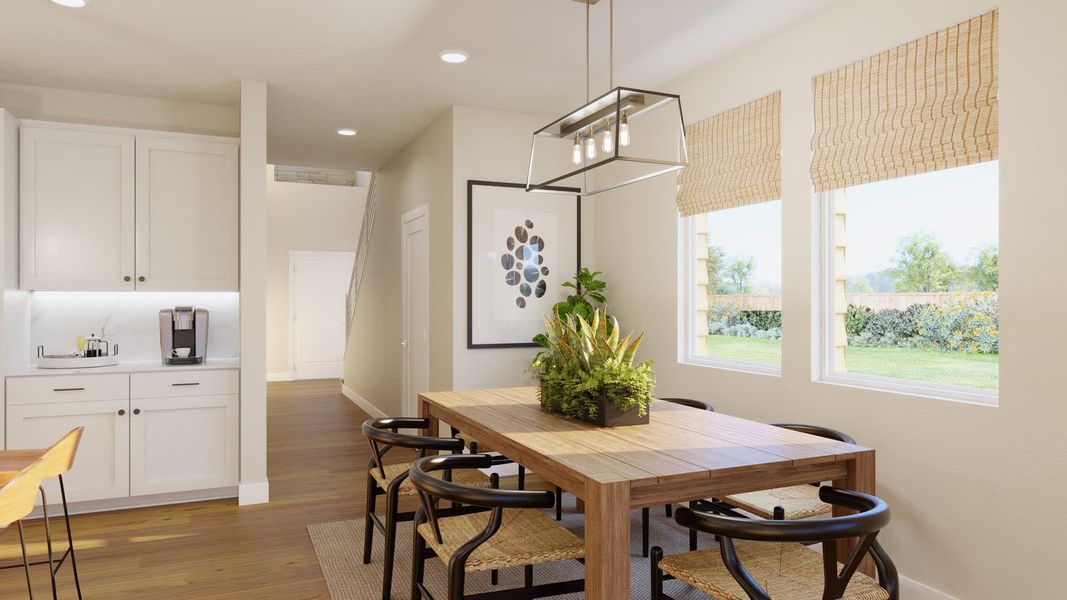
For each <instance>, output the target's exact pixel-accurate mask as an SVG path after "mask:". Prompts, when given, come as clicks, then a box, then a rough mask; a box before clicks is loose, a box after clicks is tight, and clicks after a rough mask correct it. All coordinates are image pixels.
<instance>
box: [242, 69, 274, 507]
mask: <svg viewBox="0 0 1067 600" xmlns="http://www.w3.org/2000/svg"><path fill="white" fill-rule="evenodd" d="M240 164H241V168H240V171H241V222H240V240H241V242H240V244H241V280H240V294H241V300H240V302H241V308H240V310H241V313H240V331H241V481H242V483H241V486H240V501H241V504H250V503H254V502H266V501H267V498H268V488H267V333H266V332H267V181H266V178H265V177H264V176H263V174H264V172H265V170H266V168H267V84H266V83H264V82H262V81H242V82H241V158H240ZM246 482H247V483H246ZM246 499H247V501H246Z"/></svg>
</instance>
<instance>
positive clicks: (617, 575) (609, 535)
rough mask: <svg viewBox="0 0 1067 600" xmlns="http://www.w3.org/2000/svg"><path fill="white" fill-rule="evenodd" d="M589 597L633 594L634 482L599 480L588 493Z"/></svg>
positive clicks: (613, 599)
mask: <svg viewBox="0 0 1067 600" xmlns="http://www.w3.org/2000/svg"><path fill="white" fill-rule="evenodd" d="M585 597H586V598H587V600H619V598H629V597H630V482H629V481H595V480H590V481H589V482H588V483H587V484H586V493H585Z"/></svg>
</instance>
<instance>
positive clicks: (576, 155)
mask: <svg viewBox="0 0 1067 600" xmlns="http://www.w3.org/2000/svg"><path fill="white" fill-rule="evenodd" d="M571 162H572V163H574V164H576V165H580V164H582V143H581V142H580V141H579V140H578V136H574V151H573V152H572V153H571Z"/></svg>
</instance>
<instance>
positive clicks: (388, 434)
mask: <svg viewBox="0 0 1067 600" xmlns="http://www.w3.org/2000/svg"><path fill="white" fill-rule="evenodd" d="M429 427H430V421H429V419H423V418H417V417H387V418H383V419H369V420H367V421H365V422H364V423H363V435H364V436H365V437H366V438H367V441H368V442H370V447H371V460H370V464H369V465H368V466H367V509H366V511H367V512H366V521H365V523H364V533H363V564H368V563H370V559H371V549H372V546H373V543H374V530H375V529H377V530H378V531H380V532H381V533H382V535H384V536H385V552H384V554H385V556H384V561H383V564H382V600H389V598H390V596H391V595H392V590H393V562H394V556H393V555H394V554H395V548H396V524H397V523H401V522H405V521H411V520H413V519H414V518H415V512H414V511H411V512H399V510H398V504H399V500H400V497H401V496H414V495H415V494H416V490H415V486H413V485H412V484H411V481H409V480H408V472H409V469H410V467H411V465H410V463H402V464H385V463H383V462H382V458H383V457H384V456H385V454H386V453H387V452H389V450H391V449H393V448H410V449H414V450H417V451H418V456H419V458H422V457H424V456H426V455H427V454H429V453H430V452H457V453H458V452H462V451H463V442H462V441H461V440H458V439H454V438H441V437H432V436H420V435H409V434H404V433H400V432H399V431H397V430H398V429H418V430H426V429H429ZM438 475H440V476H443V477H444V478H446V479H451V478H453V474H452V473H451V472H450V471H443V472H442V473H439V474H438ZM454 477H455V479H456V481H458V482H462V483H463V484H465V485H469V486H489V485H492V481H491V480H490V479H489V478H488V477H486V476H485V475H483V474H482V473H481V472H479V471H469V470H468V471H463V472H460V473H456V474H455V475H454ZM381 495H384V496H385V520H384V521H383V520H382V519H381V518H379V517H378V515H376V514H375V512H374V510H375V504H376V500H377V498H378V496H381ZM472 510H473V511H484V510H485V509H479V508H470V507H452V508H449V509H445V510H443V511H442V513H443V514H465V513H469V512H471V511H472Z"/></svg>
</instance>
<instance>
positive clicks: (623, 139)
mask: <svg viewBox="0 0 1067 600" xmlns="http://www.w3.org/2000/svg"><path fill="white" fill-rule="evenodd" d="M619 145H620V146H624V147H625V146H629V145H630V122H629V119H627V118H626V113H622V120H621V121H619Z"/></svg>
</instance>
